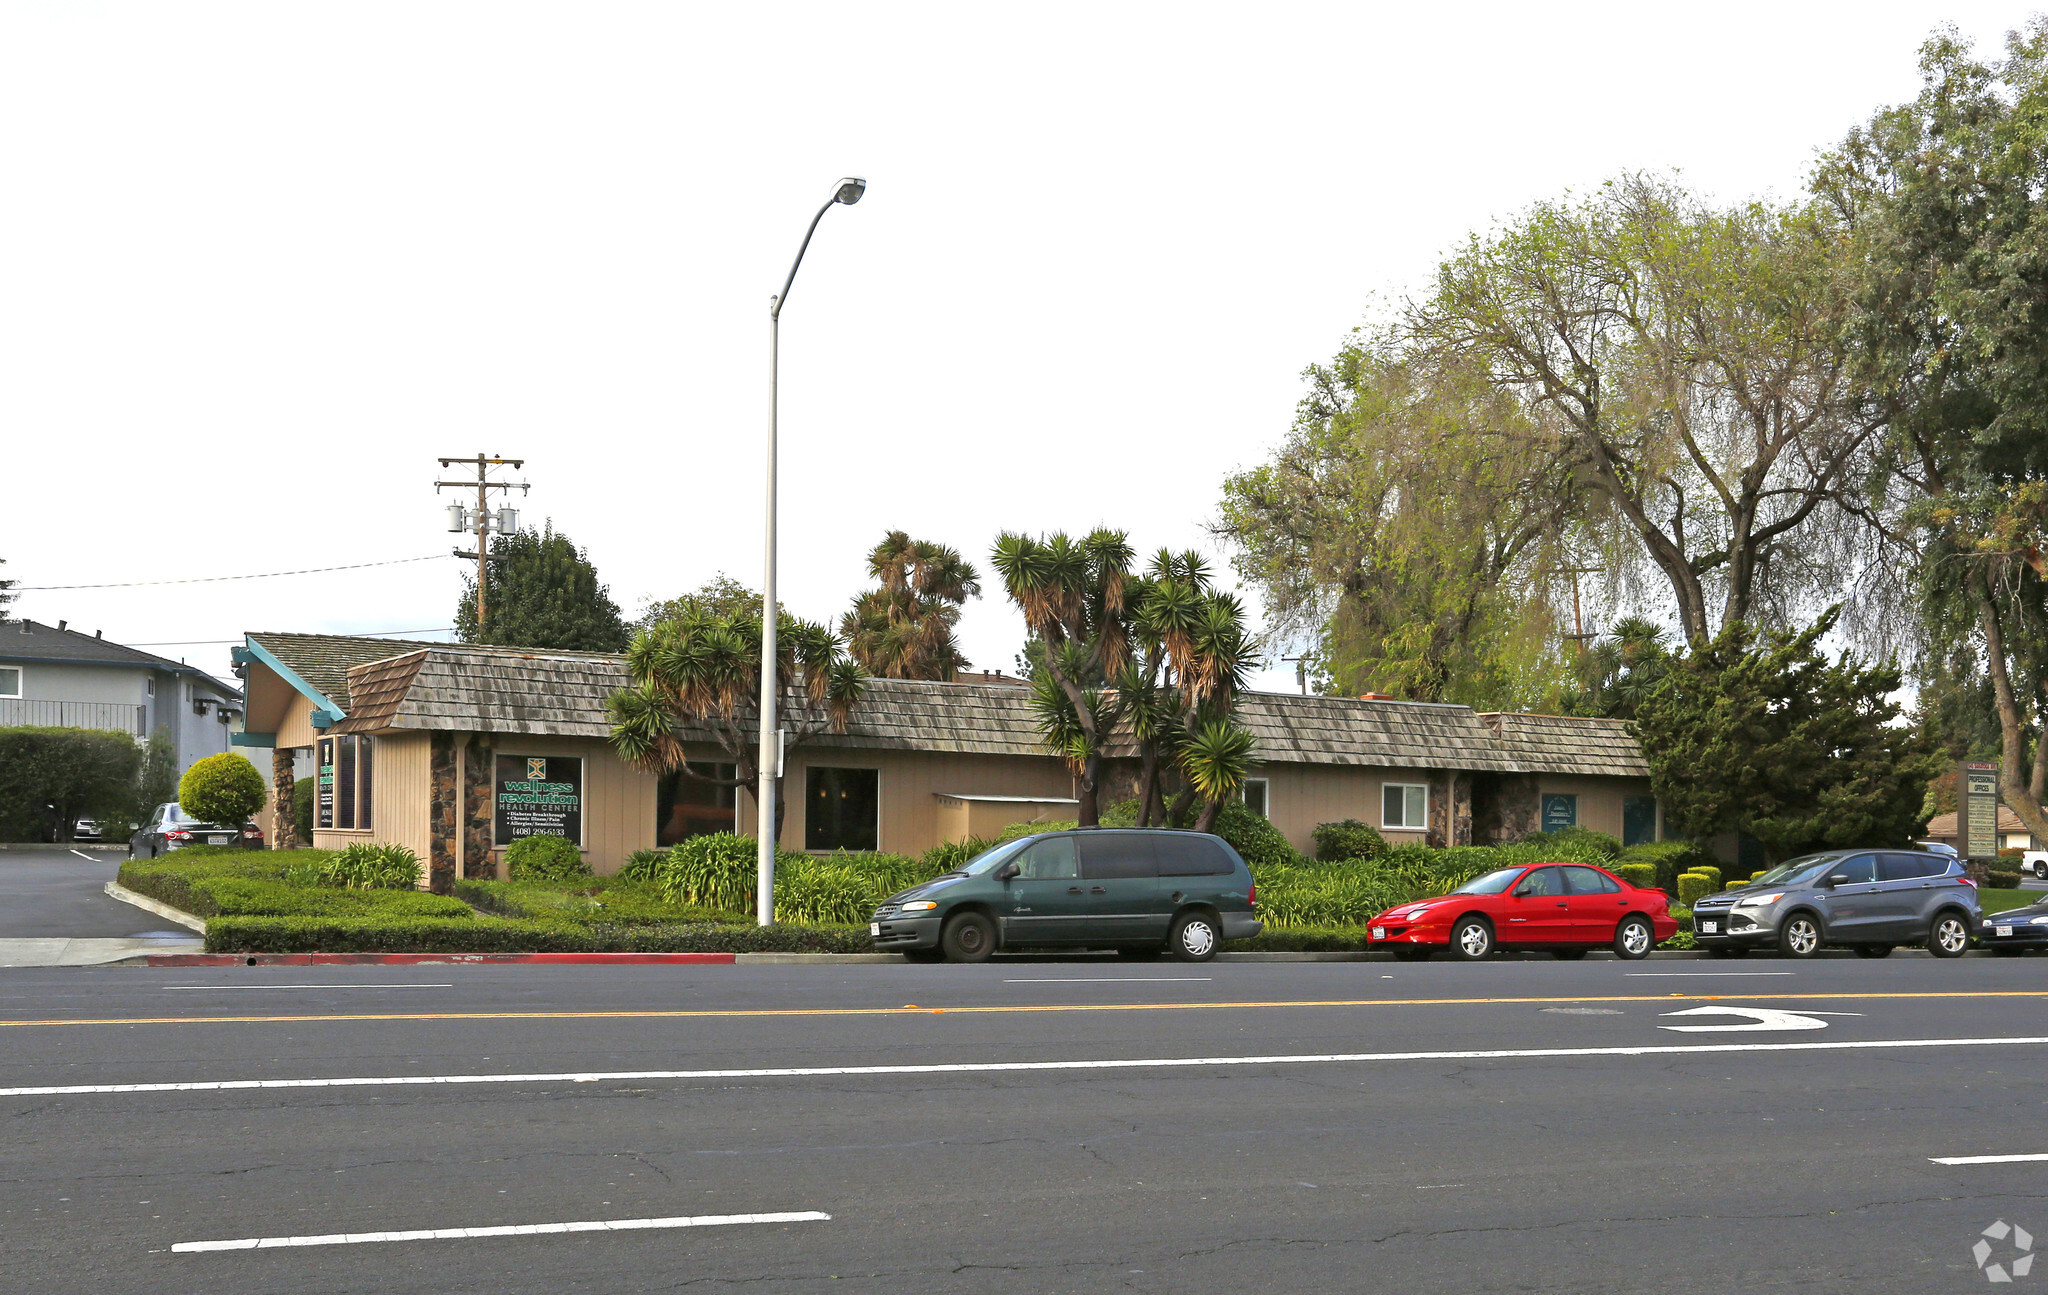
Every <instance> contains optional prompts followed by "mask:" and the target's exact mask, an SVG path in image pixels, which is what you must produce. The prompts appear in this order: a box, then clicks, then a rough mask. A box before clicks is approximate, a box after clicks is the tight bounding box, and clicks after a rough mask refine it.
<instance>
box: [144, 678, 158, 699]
mask: <svg viewBox="0 0 2048 1295" xmlns="http://www.w3.org/2000/svg"><path fill="white" fill-rule="evenodd" d="M142 695H143V696H145V697H154V696H156V676H155V675H144V676H143V677H142Z"/></svg>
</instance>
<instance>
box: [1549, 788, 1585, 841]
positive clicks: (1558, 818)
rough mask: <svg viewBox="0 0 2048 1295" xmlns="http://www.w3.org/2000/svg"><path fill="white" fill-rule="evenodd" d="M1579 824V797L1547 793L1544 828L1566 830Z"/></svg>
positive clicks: (1556, 830) (1558, 830) (1551, 830)
mask: <svg viewBox="0 0 2048 1295" xmlns="http://www.w3.org/2000/svg"><path fill="white" fill-rule="evenodd" d="M1578 825H1579V798H1578V797H1577V796H1560V795H1555V794H1548V793H1546V794H1545V795H1544V797H1543V830H1544V831H1546V832H1566V831H1570V830H1571V829H1572V828H1575V827H1577V826H1578Z"/></svg>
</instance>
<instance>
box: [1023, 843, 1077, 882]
mask: <svg viewBox="0 0 2048 1295" xmlns="http://www.w3.org/2000/svg"><path fill="white" fill-rule="evenodd" d="M1017 875H1018V876H1019V877H1028V878H1030V879H1031V880H1033V881H1058V880H1071V879H1073V878H1076V877H1079V876H1080V875H1081V865H1080V863H1079V861H1078V860H1077V859H1076V858H1075V856H1074V838H1073V837H1071V836H1049V837H1046V838H1045V839H1044V840H1040V841H1033V842H1032V843H1031V848H1030V849H1028V850H1026V851H1025V852H1024V853H1022V854H1020V855H1018V856H1017Z"/></svg>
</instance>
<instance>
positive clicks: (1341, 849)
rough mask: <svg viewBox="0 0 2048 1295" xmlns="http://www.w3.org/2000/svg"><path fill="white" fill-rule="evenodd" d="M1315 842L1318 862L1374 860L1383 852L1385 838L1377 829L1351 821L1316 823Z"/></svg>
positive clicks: (1385, 850) (1384, 850) (1385, 846)
mask: <svg viewBox="0 0 2048 1295" xmlns="http://www.w3.org/2000/svg"><path fill="white" fill-rule="evenodd" d="M1315 842H1316V862H1318V863H1342V862H1344V861H1345V860H1347V859H1377V858H1379V857H1380V856H1381V855H1383V854H1385V853H1386V852H1387V838H1386V837H1384V836H1381V835H1380V832H1379V829H1378V828H1376V827H1374V826H1373V825H1372V824H1370V823H1361V822H1359V821H1358V820H1357V819H1355V818H1347V819H1345V820H1343V821H1342V822H1339V823H1318V824H1316V830H1315Z"/></svg>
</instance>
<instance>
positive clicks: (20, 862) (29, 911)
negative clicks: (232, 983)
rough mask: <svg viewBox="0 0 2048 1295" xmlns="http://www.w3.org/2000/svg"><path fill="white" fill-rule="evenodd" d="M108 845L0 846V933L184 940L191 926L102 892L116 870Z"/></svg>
mask: <svg viewBox="0 0 2048 1295" xmlns="http://www.w3.org/2000/svg"><path fill="white" fill-rule="evenodd" d="M122 858H123V856H122V855H121V854H118V853H116V852H113V851H97V850H95V851H91V852H87V851H76V850H69V849H66V848H64V847H63V846H55V845H53V846H48V847H41V848H34V849H19V850H0V939H4V940H53V939H81V938H84V939H132V938H139V937H145V936H149V935H152V934H156V935H161V936H163V937H164V938H167V939H176V940H180V941H189V940H190V939H191V938H192V932H190V931H187V930H182V929H178V928H176V927H175V926H174V925H173V924H172V923H170V922H168V921H166V920H165V919H163V918H161V917H158V916H156V915H155V914H153V913H148V912H144V911H143V910H142V909H139V908H136V907H134V906H132V905H129V904H124V903H122V902H121V901H120V900H118V899H114V898H111V897H110V896H108V895H107V893H106V890H105V887H106V884H107V883H108V882H110V881H112V880H113V879H114V876H115V874H116V873H118V872H120V870H121V860H122Z"/></svg>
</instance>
